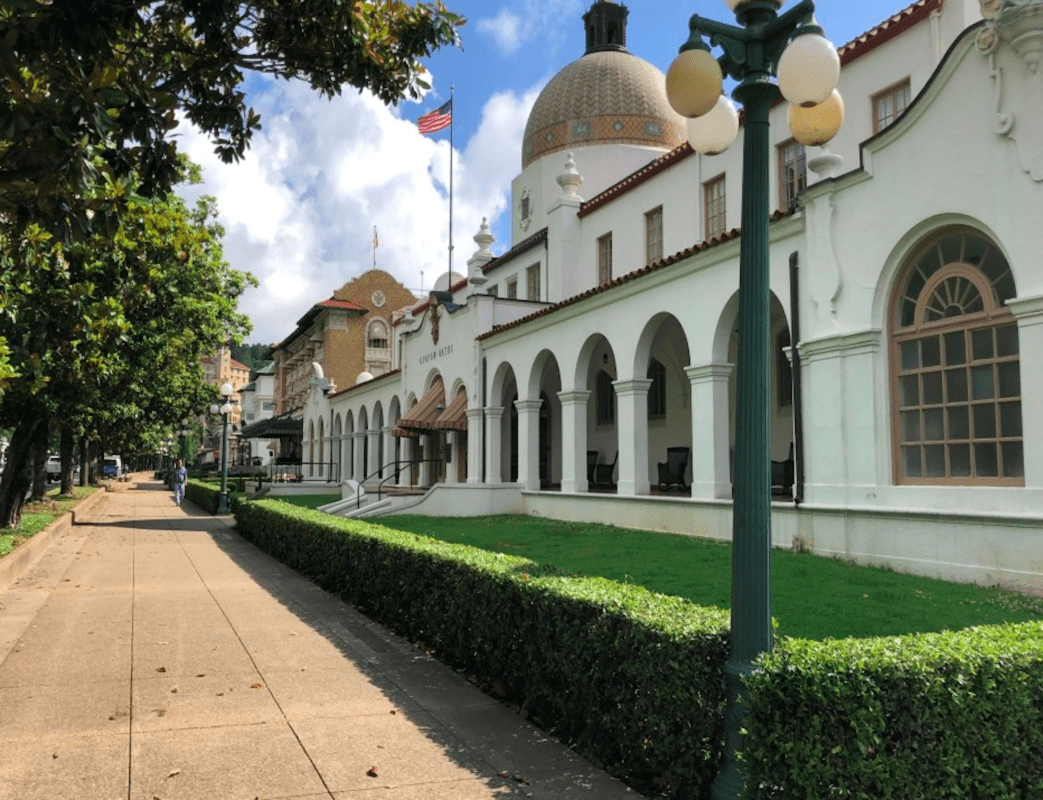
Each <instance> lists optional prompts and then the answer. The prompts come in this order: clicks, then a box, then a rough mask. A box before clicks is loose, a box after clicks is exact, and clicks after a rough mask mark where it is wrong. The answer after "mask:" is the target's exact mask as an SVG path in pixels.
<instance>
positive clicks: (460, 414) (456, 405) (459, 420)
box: [435, 389, 467, 431]
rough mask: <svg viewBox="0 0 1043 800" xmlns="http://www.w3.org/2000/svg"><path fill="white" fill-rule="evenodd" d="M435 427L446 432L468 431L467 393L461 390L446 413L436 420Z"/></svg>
mask: <svg viewBox="0 0 1043 800" xmlns="http://www.w3.org/2000/svg"><path fill="white" fill-rule="evenodd" d="M435 427H436V428H437V429H439V430H446V431H466V430H467V392H466V391H464V390H463V389H461V390H460V391H458V392H457V393H456V397H454V398H453V402H451V403H450V404H449V406H448V407H447V408H446V410H445V411H443V412H442V413H441V414H440V415H439V417H438V419H436V420H435Z"/></svg>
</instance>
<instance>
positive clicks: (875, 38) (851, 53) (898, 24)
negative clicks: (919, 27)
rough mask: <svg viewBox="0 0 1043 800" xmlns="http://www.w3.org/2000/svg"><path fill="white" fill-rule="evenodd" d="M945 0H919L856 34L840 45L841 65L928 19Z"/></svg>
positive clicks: (838, 49) (838, 50)
mask: <svg viewBox="0 0 1043 800" xmlns="http://www.w3.org/2000/svg"><path fill="white" fill-rule="evenodd" d="M943 2H944V0H917V2H915V3H913V4H912V5H911V6H907V7H906V8H903V9H902V10H901V11H899V12H898V13H897V14H895V15H894V16H892V17H888V18H887V19H885V20H884V21H883V22H881V23H880V24H879V25H877V26H876V27H875V28H870V29H869V30H868V31H866V32H865V33H863V34H862V35H861V36H856V37H855V38H854V39H852V40H851V41H850V42H848V43H847V44H845V45H843V46H841V47H838V48H837V52H838V53H840V63H841V65H845V64H849V63H851V62H852V61H854V60H855V59H856V58H858V57H859V56H861V55H864V54H865V53H868V52H869V51H870V50H872V49H873V48H874V47H879V46H880V45H882V44H883V43H884V42H886V41H889V40H891V39H893V38H894V37H895V36H897V35H898V34H900V33H902V32H903V31H906V30H908V29H909V28H911V27H912V26H913V25H915V24H916V23H917V22H920V21H921V20H924V19H927V18H928V17H929V16H930V15H931V12H932V11H935V10H936V9H939V8H941V7H942V3H943Z"/></svg>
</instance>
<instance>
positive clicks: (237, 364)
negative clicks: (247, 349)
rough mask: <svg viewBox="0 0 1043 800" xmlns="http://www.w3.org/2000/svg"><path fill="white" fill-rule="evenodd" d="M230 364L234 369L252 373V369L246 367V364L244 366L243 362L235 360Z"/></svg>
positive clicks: (231, 360)
mask: <svg viewBox="0 0 1043 800" xmlns="http://www.w3.org/2000/svg"><path fill="white" fill-rule="evenodd" d="M230 364H231V367H232V369H244V370H246V371H247V372H249V371H250V368H249V367H248V366H246V364H244V363H243V362H242V361H236V360H235V359H234V358H233V359H230Z"/></svg>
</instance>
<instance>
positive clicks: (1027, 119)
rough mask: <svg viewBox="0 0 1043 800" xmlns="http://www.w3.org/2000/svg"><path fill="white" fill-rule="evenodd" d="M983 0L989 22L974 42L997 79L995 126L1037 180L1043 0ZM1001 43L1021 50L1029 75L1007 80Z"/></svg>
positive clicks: (1042, 137) (1041, 145) (1042, 118)
mask: <svg viewBox="0 0 1043 800" xmlns="http://www.w3.org/2000/svg"><path fill="white" fill-rule="evenodd" d="M979 2H980V3H981V14H982V16H983V17H984V18H985V24H984V25H983V26H982V28H981V29H980V30H979V31H978V35H977V37H976V38H975V40H974V43H975V45H976V46H977V48H978V52H980V53H981V54H982V55H983V56H986V57H987V58H988V59H989V66H990V67H991V69H992V77H993V79H994V80H995V81H996V115H995V117H994V119H993V130H994V131H995V132H996V133H997V134H998V135H999V136H1006V137H1007V138H1009V139H1011V140H1012V141H1013V142H1014V143H1015V145H1016V146H1017V148H1018V155H1019V156H1020V158H1021V167H1022V169H1024V170H1025V171H1026V172H1027V173H1029V174H1030V175H1031V176H1032V178H1033V180H1036V181H1043V70H1040V61H1041V59H1043V0H979ZM1001 43H1006V44H1009V45H1010V47H1011V49H1012V50H1013V51H1014V52H1015V53H1017V54H1018V55H1019V56H1021V59H1022V60H1023V61H1024V63H1025V66H1026V67H1027V68H1028V71H1029V73H1030V77H1029V79H1028V80H1027V81H1022V82H1019V81H1008V82H1007V84H1008V85H1006V86H1004V80H1003V79H1004V66H1002V65H1000V64H998V63H997V56H999V55H1001V54H1000V52H999V49H1000V44H1001ZM1007 63H1008V67H1007V68H1008V69H1009V68H1010V67H1009V61H1008V62H1007ZM1014 108H1017V116H1016V117H1015V113H1014V110H1013V109H1014ZM1015 120H1017V125H1015Z"/></svg>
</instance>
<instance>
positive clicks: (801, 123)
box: [789, 89, 844, 145]
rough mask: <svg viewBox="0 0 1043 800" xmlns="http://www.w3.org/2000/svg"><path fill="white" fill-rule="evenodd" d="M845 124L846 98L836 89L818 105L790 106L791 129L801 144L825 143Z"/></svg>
mask: <svg viewBox="0 0 1043 800" xmlns="http://www.w3.org/2000/svg"><path fill="white" fill-rule="evenodd" d="M843 124H844V100H843V98H841V96H840V92H838V91H837V90H836V89H834V90H833V91H832V92H831V93H830V95H829V97H827V98H826V100H825V102H823V103H819V104H818V105H817V106H811V107H810V108H805V107H803V106H792V105H791V106H790V107H789V129H790V131H791V132H792V133H793V138H794V139H796V140H797V141H798V142H800V143H801V144H805V145H820V144H825V143H826V142H828V141H829V140H830V139H832V138H833V137H834V136H836V135H837V131H839V130H840V126H841V125H843Z"/></svg>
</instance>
